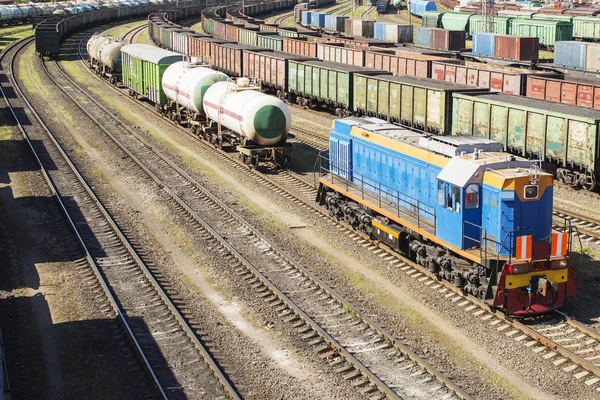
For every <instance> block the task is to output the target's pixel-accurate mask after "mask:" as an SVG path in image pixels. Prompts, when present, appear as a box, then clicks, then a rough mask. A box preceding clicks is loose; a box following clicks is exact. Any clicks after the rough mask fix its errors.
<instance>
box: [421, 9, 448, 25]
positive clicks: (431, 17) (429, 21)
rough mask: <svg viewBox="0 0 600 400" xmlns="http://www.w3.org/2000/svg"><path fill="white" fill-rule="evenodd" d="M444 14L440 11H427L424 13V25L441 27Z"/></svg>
mask: <svg viewBox="0 0 600 400" xmlns="http://www.w3.org/2000/svg"><path fill="white" fill-rule="evenodd" d="M444 14H445V13H443V12H438V11H425V12H424V13H423V26H424V27H425V28H441V27H442V16H443V15H444Z"/></svg>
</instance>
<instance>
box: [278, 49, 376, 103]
mask: <svg viewBox="0 0 600 400" xmlns="http://www.w3.org/2000/svg"><path fill="white" fill-rule="evenodd" d="M356 73H363V74H372V75H377V74H381V73H382V71H379V70H375V69H370V68H364V67H355V66H352V65H347V64H337V63H331V62H324V61H319V60H315V61H292V60H290V61H289V62H288V90H289V92H290V93H292V94H294V95H297V96H299V97H304V98H307V99H314V100H317V101H318V102H321V103H325V104H330V105H333V106H336V107H341V108H344V109H348V108H349V107H351V106H352V104H353V102H352V96H353V86H352V85H353V80H354V74H356Z"/></svg>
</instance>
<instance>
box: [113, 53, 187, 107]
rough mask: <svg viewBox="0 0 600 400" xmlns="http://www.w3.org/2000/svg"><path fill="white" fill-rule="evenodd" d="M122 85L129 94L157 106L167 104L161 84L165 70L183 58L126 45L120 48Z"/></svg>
mask: <svg viewBox="0 0 600 400" xmlns="http://www.w3.org/2000/svg"><path fill="white" fill-rule="evenodd" d="M121 59H122V71H123V72H122V75H123V84H124V85H125V86H126V87H127V88H129V94H130V95H132V96H138V97H142V98H147V99H149V100H150V101H151V102H153V103H154V104H156V105H158V106H163V105H164V104H165V103H166V102H167V97H166V95H165V92H164V91H163V89H162V86H161V82H162V76H163V74H164V73H165V70H166V69H167V68H168V67H169V66H170V65H171V64H173V63H175V62H177V61H182V60H183V56H182V55H181V54H178V53H174V52H172V51H169V50H163V49H157V48H156V47H154V46H150V45H145V44H128V45H125V46H123V47H122V48H121Z"/></svg>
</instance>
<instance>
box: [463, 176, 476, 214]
mask: <svg viewBox="0 0 600 400" xmlns="http://www.w3.org/2000/svg"><path fill="white" fill-rule="evenodd" d="M473 208H479V184H477V183H471V184H469V185H468V186H467V188H466V189H465V209H466V210H471V209H473Z"/></svg>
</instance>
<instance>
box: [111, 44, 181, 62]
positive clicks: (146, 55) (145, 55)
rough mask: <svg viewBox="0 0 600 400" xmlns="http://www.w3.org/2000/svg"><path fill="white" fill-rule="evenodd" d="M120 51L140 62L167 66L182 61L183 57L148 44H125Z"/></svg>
mask: <svg viewBox="0 0 600 400" xmlns="http://www.w3.org/2000/svg"><path fill="white" fill-rule="evenodd" d="M121 51H122V52H123V53H125V54H129V55H131V56H132V57H135V58H137V59H140V60H144V61H148V62H151V63H153V64H168V63H173V62H176V61H181V60H183V56H182V55H181V54H179V53H175V52H173V51H169V50H165V49H161V48H158V47H154V46H151V45H148V44H126V45H125V46H123V47H121Z"/></svg>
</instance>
